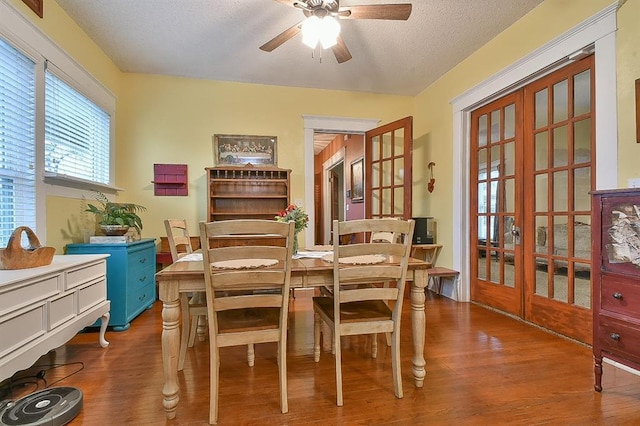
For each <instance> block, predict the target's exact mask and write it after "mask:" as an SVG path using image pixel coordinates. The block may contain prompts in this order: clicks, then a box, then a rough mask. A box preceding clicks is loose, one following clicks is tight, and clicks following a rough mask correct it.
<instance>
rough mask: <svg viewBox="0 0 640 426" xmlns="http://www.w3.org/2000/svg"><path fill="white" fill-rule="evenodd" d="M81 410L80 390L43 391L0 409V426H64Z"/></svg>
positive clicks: (70, 388)
mask: <svg viewBox="0 0 640 426" xmlns="http://www.w3.org/2000/svg"><path fill="white" fill-rule="evenodd" d="M81 409H82V392H81V391H80V389H76V388H72V387H57V388H49V389H44V390H41V391H39V392H34V393H31V394H29V395H27V396H25V397H23V398H21V399H19V400H17V401H14V402H10V403H8V404H7V405H6V406H5V407H3V408H2V409H0V426H19V425H48V426H49V425H50V426H60V425H65V424H67V423H69V422H70V421H71V420H73V418H74V417H75V416H77V415H78V413H79V412H80V410H81Z"/></svg>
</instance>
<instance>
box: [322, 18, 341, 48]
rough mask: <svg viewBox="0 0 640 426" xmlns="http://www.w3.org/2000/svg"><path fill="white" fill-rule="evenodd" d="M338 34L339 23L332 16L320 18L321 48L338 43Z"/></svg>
mask: <svg viewBox="0 0 640 426" xmlns="http://www.w3.org/2000/svg"><path fill="white" fill-rule="evenodd" d="M339 35H340V24H339V23H338V21H337V20H336V18H334V17H333V16H325V17H324V18H322V32H321V33H320V43H322V48H323V49H328V48H330V47H333V46H335V45H336V43H338V36H339Z"/></svg>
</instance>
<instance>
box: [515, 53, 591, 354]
mask: <svg viewBox="0 0 640 426" xmlns="http://www.w3.org/2000/svg"><path fill="white" fill-rule="evenodd" d="M593 70H594V57H593V56H588V57H586V58H584V59H582V60H580V61H578V62H575V63H573V64H571V65H568V66H566V67H564V68H562V69H561V70H558V71H556V72H554V73H552V74H550V75H549V76H546V77H544V78H541V79H540V80H538V81H536V82H534V83H532V84H530V85H528V86H527V87H525V90H524V104H525V117H526V120H527V121H526V123H525V126H526V127H527V128H528V129H530V131H528V132H527V134H526V135H525V152H526V155H525V157H527V159H528V160H529V161H528V162H526V173H525V186H526V187H527V188H529V191H528V195H529V196H528V197H527V198H526V202H525V210H526V211H527V212H531V219H530V220H529V221H528V222H527V223H526V225H525V226H526V227H527V229H526V233H527V235H531V238H529V239H528V240H527V245H526V246H525V282H526V292H525V294H526V297H525V313H526V314H525V319H527V320H528V321H531V322H534V323H536V324H539V325H541V326H543V327H545V328H549V329H552V330H554V331H557V332H559V333H561V334H564V335H566V336H570V337H573V338H575V339H577V340H580V341H582V342H585V343H591V341H592V317H591V315H592V313H591V309H590V308H591V197H590V191H592V190H593V189H594V188H595V175H594V174H593V173H592V170H593V168H592V166H593V165H594V164H595V158H594V157H595V149H594V148H593V147H594V146H595V114H594V111H595V99H594V96H593V93H595V91H594V84H595V83H594V78H593V74H594V73H593Z"/></svg>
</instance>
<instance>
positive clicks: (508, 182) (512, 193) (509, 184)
mask: <svg viewBox="0 0 640 426" xmlns="http://www.w3.org/2000/svg"><path fill="white" fill-rule="evenodd" d="M503 211H504V213H513V212H515V211H516V180H515V179H505V180H504V210H503Z"/></svg>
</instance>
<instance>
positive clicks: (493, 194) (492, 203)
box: [489, 180, 500, 213]
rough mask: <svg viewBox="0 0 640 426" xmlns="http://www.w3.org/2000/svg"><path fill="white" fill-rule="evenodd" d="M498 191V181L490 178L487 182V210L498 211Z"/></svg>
mask: <svg viewBox="0 0 640 426" xmlns="http://www.w3.org/2000/svg"><path fill="white" fill-rule="evenodd" d="M499 193H500V181H497V180H492V181H490V182H489V211H490V212H491V213H496V212H497V211H498V200H499V198H498V197H499Z"/></svg>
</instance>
